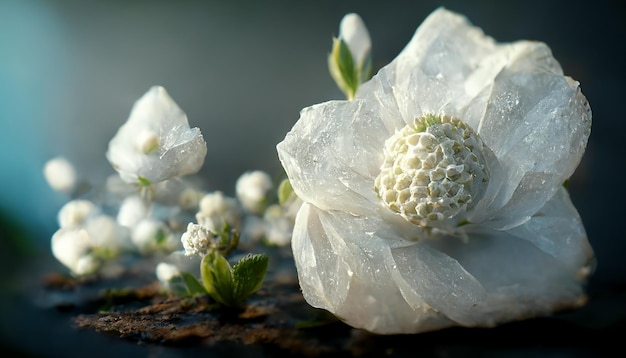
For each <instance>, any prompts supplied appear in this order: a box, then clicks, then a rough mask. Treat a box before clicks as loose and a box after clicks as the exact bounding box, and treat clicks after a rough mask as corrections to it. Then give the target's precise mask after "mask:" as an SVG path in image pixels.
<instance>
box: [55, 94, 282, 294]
mask: <svg viewBox="0 0 626 358" xmlns="http://www.w3.org/2000/svg"><path fill="white" fill-rule="evenodd" d="M206 151H207V149H206V144H205V142H204V138H203V136H202V134H201V133H200V130H199V129H198V128H190V127H189V124H188V121H187V117H186V115H185V113H184V112H183V111H182V110H181V109H180V108H179V107H178V106H177V104H176V103H175V102H174V101H173V100H172V98H171V97H170V96H169V94H168V93H167V91H166V90H165V89H164V88H163V87H160V86H155V87H152V88H150V89H149V91H148V92H147V93H145V94H144V95H143V96H142V97H141V98H140V99H139V100H138V101H137V102H136V103H135V105H134V106H133V108H132V111H131V113H130V116H129V118H128V120H127V121H126V122H125V123H124V124H123V125H122V126H121V127H120V128H119V130H118V132H117V133H116V135H115V136H114V137H113V138H112V139H111V141H110V142H109V147H108V151H107V158H108V160H109V162H110V163H111V165H112V166H113V168H114V169H115V170H116V171H117V173H116V174H112V175H111V176H109V177H108V178H107V180H106V181H105V183H104V184H103V185H100V186H98V185H81V183H80V180H79V179H80V178H79V176H78V174H77V173H78V171H77V170H76V169H75V168H74V167H73V165H72V164H71V163H70V162H69V161H68V160H67V159H65V158H62V157H56V158H53V159H51V160H50V161H49V162H48V163H46V165H45V167H44V176H45V178H46V179H47V180H48V183H49V184H50V186H51V187H52V188H53V189H55V190H57V191H59V192H61V193H63V194H66V195H68V197H69V198H70V200H69V201H68V202H67V203H66V204H65V205H64V206H63V207H62V208H61V210H60V211H59V213H58V224H59V229H58V230H57V232H55V233H54V235H53V236H52V240H51V247H52V253H53V254H54V256H55V257H56V258H57V259H58V261H59V262H60V263H62V264H63V265H64V266H66V267H67V268H68V269H69V271H70V273H71V274H72V275H75V276H81V277H82V276H89V275H95V274H105V273H109V272H120V270H119V268H120V267H119V261H121V260H120V259H121V257H123V256H127V255H130V256H136V257H140V258H141V257H156V258H157V259H159V258H160V259H161V260H165V261H167V263H166V262H163V263H164V264H167V265H174V266H175V267H176V268H177V270H183V269H186V268H187V265H181V261H180V259H178V257H179V256H181V253H183V252H186V253H189V252H192V253H194V254H197V255H200V256H202V254H206V253H207V252H208V251H209V246H210V242H209V239H210V238H213V237H214V236H216V235H217V236H219V235H218V234H220V233H221V232H222V229H223V228H224V227H225V226H228V227H230V228H233V229H234V230H236V231H238V232H245V236H244V238H243V239H244V240H246V241H247V242H249V243H254V242H263V243H267V244H272V245H280V246H284V245H287V244H289V242H290V239H291V230H292V228H293V220H294V217H293V216H291V217H283V218H281V219H284V220H287V222H286V223H284V224H283V225H282V226H280V227H278V228H277V225H276V220H277V219H275V218H274V217H273V215H274V213H275V210H272V211H271V212H272V215H269V214H266V213H265V211H266V209H267V208H268V207H269V206H271V207H272V208H274V207H279V208H282V206H280V205H279V204H278V203H276V200H277V197H276V195H275V190H276V189H277V188H275V187H274V184H273V181H272V180H271V179H270V177H269V175H268V174H267V173H265V172H263V171H260V170H257V171H250V172H246V173H243V174H242V175H241V178H239V180H238V181H237V184H236V188H235V189H236V196H233V197H229V196H227V195H225V194H224V193H223V192H222V191H219V190H215V191H208V190H206V189H204V188H201V187H198V186H197V185H196V184H195V183H197V182H198V181H197V180H196V181H192V180H188V176H190V175H192V174H194V173H196V172H197V171H198V170H199V169H200V168H201V166H202V164H203V161H204V158H205V156H206ZM80 187H91V189H90V190H88V191H86V192H84V191H82V190H79V189H80ZM292 201H293V200H292ZM285 210H287V209H286V206H285ZM292 211H293V210H292ZM266 216H267V218H266ZM194 220H195V221H196V222H197V224H195V223H193V221H194ZM276 237H278V239H276ZM203 240H204V241H203ZM163 267H169V266H162V267H161V271H163V270H165V271H163V272H169V273H171V272H174V271H173V269H168V270H166V269H164V268H163ZM110 268H116V270H111V269H110ZM158 276H159V277H170V276H172V275H165V274H159V275H158ZM164 284H165V285H166V286H167V282H164Z"/></svg>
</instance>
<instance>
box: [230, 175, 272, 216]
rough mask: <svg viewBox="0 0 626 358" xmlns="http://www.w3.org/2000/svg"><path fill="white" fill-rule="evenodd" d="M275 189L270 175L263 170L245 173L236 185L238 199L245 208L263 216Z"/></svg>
mask: <svg viewBox="0 0 626 358" xmlns="http://www.w3.org/2000/svg"><path fill="white" fill-rule="evenodd" d="M273 187H274V184H273V183H272V178H270V176H269V174H267V173H266V172H264V171H261V170H253V171H249V172H245V173H243V174H242V175H241V176H239V178H238V179H237V182H236V183H235V191H236V194H237V199H238V200H239V202H240V203H241V206H243V208H244V209H245V210H246V211H248V212H251V213H254V214H261V213H263V210H264V209H265V206H266V205H267V200H268V194H269V192H270V190H272V188H273Z"/></svg>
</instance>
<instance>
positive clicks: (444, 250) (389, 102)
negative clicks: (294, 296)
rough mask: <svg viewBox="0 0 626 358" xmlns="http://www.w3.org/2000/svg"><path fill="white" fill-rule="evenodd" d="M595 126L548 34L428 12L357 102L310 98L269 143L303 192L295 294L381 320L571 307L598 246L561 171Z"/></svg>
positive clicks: (479, 316) (419, 327) (399, 327)
mask: <svg viewBox="0 0 626 358" xmlns="http://www.w3.org/2000/svg"><path fill="white" fill-rule="evenodd" d="M590 130H591V111H590V108H589V106H588V103H587V101H586V99H585V97H584V96H583V94H582V93H581V90H580V88H579V84H578V83H577V82H576V81H574V80H573V79H571V78H569V77H566V76H564V75H563V72H562V69H561V67H560V65H559V63H558V62H557V61H556V59H555V58H554V57H553V56H552V54H551V51H550V49H549V48H548V47H547V46H546V45H545V44H543V43H541V42H532V41H518V42H514V43H496V42H495V41H494V40H493V39H492V38H490V37H487V36H485V35H484V34H483V32H482V31H481V30H480V29H478V28H476V27H473V26H471V25H470V24H469V22H468V21H467V20H466V19H465V18H464V17H462V16H460V15H457V14H454V13H452V12H449V11H447V10H446V9H443V8H440V9H438V10H436V11H435V12H433V13H432V14H431V15H430V16H429V17H428V18H427V19H426V20H425V21H424V23H423V24H422V25H421V26H420V27H419V28H418V30H417V31H416V33H415V35H414V37H413V39H412V40H411V41H410V42H409V44H408V45H407V46H406V48H405V49H404V50H403V51H402V52H401V54H400V55H399V56H398V57H397V58H396V59H394V60H393V61H392V62H391V63H390V64H389V65H387V66H386V67H384V68H383V69H381V70H380V71H379V73H378V74H377V75H376V76H374V77H373V78H372V79H371V80H370V81H368V82H366V83H364V84H363V85H362V86H361V87H359V89H358V92H357V94H356V96H355V99H354V100H353V101H331V102H327V103H322V104H318V105H314V106H312V107H309V108H305V109H304V110H302V112H301V114H300V119H299V120H298V122H297V123H296V124H295V126H294V127H293V129H292V130H291V131H290V132H289V133H288V134H287V136H286V137H285V139H284V140H283V141H282V142H281V143H279V144H278V146H277V150H278V155H279V158H280V160H281V163H282V165H283V167H284V169H285V171H286V173H287V175H288V176H289V180H290V181H291V185H292V186H293V189H294V191H295V193H296V194H297V195H298V197H299V198H300V199H301V200H302V201H303V202H304V203H303V204H302V206H301V208H300V210H299V212H298V214H297V217H296V221H295V227H294V232H293V237H292V249H293V254H294V259H295V262H296V266H297V269H298V277H299V280H300V285H301V288H302V292H303V294H304V297H305V298H306V300H307V301H308V302H309V303H310V304H311V305H312V306H315V307H319V308H323V309H326V310H328V311H330V312H332V313H334V314H335V315H337V316H338V317H340V318H341V319H343V320H345V321H346V322H347V323H348V324H350V325H352V326H355V327H359V328H364V329H367V330H369V331H372V332H376V333H384V334H388V333H416V332H424V331H430V330H436V329H441V328H445V327H449V326H454V325H460V326H467V327H475V326H482V327H490V326H494V325H496V324H499V323H502V322H507V321H511V320H516V319H522V318H527V317H532V316H537V315H544V314H549V313H552V312H554V311H556V310H558V309H563V308H568V307H578V306H580V305H581V304H583V303H584V301H585V292H584V286H585V283H586V278H587V276H588V274H590V272H592V270H593V264H594V260H595V259H594V254H593V251H592V248H591V247H590V245H589V243H588V239H587V236H586V233H585V229H584V227H583V225H582V222H581V219H580V217H579V215H578V213H577V211H576V209H575V207H574V206H573V204H572V202H571V200H570V198H569V195H568V193H567V191H566V190H565V189H564V188H563V183H564V182H565V181H566V180H567V179H568V178H569V177H570V176H571V175H572V174H573V172H574V170H575V169H576V168H577V166H578V164H579V162H580V160H581V157H582V155H583V154H584V151H585V147H586V144H587V139H588V136H589V134H590Z"/></svg>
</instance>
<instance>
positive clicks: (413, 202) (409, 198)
mask: <svg viewBox="0 0 626 358" xmlns="http://www.w3.org/2000/svg"><path fill="white" fill-rule="evenodd" d="M482 150H483V142H482V140H481V139H480V137H478V135H477V134H476V133H474V131H473V130H472V129H471V128H470V127H469V126H467V125H466V124H465V123H463V122H461V121H460V120H458V119H455V118H451V117H448V116H444V115H441V116H437V115H433V114H428V115H424V116H422V117H420V118H417V119H415V121H414V123H413V124H410V125H407V126H405V127H404V128H402V129H401V130H400V131H398V132H396V133H395V134H394V135H393V136H391V138H389V139H387V141H386V142H385V149H384V152H385V160H384V162H383V164H382V166H381V171H380V174H379V175H378V177H377V178H376V181H375V188H374V189H375V190H376V192H377V194H378V196H379V197H380V198H381V200H382V201H383V203H384V204H385V205H386V206H387V207H388V208H389V209H391V210H392V211H394V212H396V213H398V214H400V215H401V216H402V217H403V218H405V219H406V220H407V221H409V222H411V223H413V224H415V225H419V226H422V227H429V226H431V225H433V224H434V223H435V222H438V221H442V220H446V219H450V218H453V217H455V216H456V215H458V214H459V213H461V212H464V211H465V210H467V209H468V207H471V205H472V202H477V200H478V199H479V198H480V196H482V195H483V193H484V189H485V187H486V185H487V182H488V181H489V173H488V172H487V168H486V166H485V159H484V157H483V154H482ZM459 221H461V220H459ZM435 225H436V224H435Z"/></svg>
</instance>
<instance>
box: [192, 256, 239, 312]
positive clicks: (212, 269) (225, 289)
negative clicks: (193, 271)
mask: <svg viewBox="0 0 626 358" xmlns="http://www.w3.org/2000/svg"><path fill="white" fill-rule="evenodd" d="M200 266H201V267H200V275H201V277H202V283H203V284H204V288H205V289H206V291H207V293H208V294H209V295H210V296H211V297H212V298H213V299H214V300H215V301H216V302H218V303H220V304H223V305H225V306H236V305H237V303H236V302H235V300H234V297H233V293H234V277H233V269H232V267H230V264H229V263H228V261H227V260H226V259H225V258H224V256H222V255H221V254H219V253H218V252H215V251H213V252H210V253H209V254H208V255H206V256H204V257H203V258H202V263H201V265H200Z"/></svg>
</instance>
